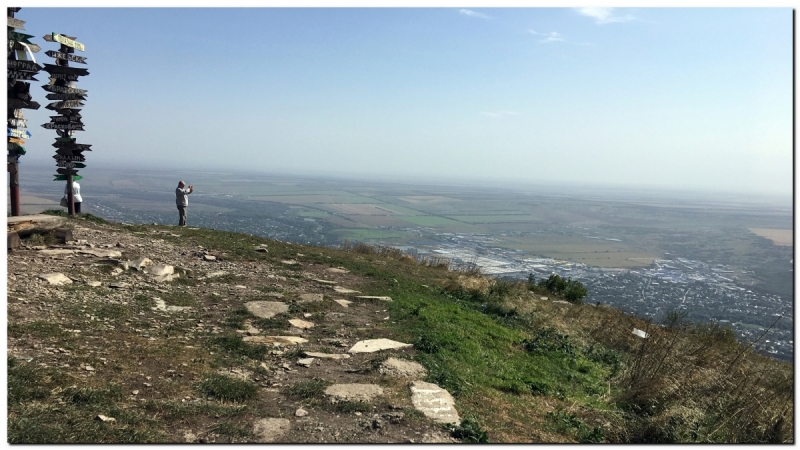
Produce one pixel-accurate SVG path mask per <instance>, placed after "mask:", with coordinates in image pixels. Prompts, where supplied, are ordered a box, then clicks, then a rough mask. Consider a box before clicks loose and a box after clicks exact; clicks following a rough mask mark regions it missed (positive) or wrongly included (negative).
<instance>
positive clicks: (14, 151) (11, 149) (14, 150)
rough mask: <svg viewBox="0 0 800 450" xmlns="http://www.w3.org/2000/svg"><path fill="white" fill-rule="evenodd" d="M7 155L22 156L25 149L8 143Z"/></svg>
mask: <svg viewBox="0 0 800 450" xmlns="http://www.w3.org/2000/svg"><path fill="white" fill-rule="evenodd" d="M8 153H9V154H10V155H24V154H25V147H23V146H21V145H17V144H12V143H11V142H9V143H8Z"/></svg>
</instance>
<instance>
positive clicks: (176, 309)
mask: <svg viewBox="0 0 800 450" xmlns="http://www.w3.org/2000/svg"><path fill="white" fill-rule="evenodd" d="M154 300H155V301H156V306H155V307H153V308H152V309H153V310H160V311H167V312H180V311H186V310H187V309H192V307H191V306H172V305H169V306H168V305H167V303H166V302H165V301H164V300H161V299H160V298H157V299H154Z"/></svg>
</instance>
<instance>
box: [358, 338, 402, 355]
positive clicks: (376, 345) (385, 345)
mask: <svg viewBox="0 0 800 450" xmlns="http://www.w3.org/2000/svg"><path fill="white" fill-rule="evenodd" d="M412 346H413V345H412V344H404V343H402V342H397V341H393V340H391V339H383V338H382V339H367V340H365V341H358V342H356V344H355V345H354V346H353V347H352V348H351V349H350V350H348V351H347V352H348V353H372V352H377V351H379V350H392V349H397V348H406V347H412Z"/></svg>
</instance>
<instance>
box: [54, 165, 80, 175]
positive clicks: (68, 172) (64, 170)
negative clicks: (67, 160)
mask: <svg viewBox="0 0 800 450" xmlns="http://www.w3.org/2000/svg"><path fill="white" fill-rule="evenodd" d="M56 172H58V173H59V174H61V175H73V176H74V175H77V174H78V171H77V170H75V169H67V168H66V167H65V168H59V169H56Z"/></svg>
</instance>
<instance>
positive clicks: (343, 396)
mask: <svg viewBox="0 0 800 450" xmlns="http://www.w3.org/2000/svg"><path fill="white" fill-rule="evenodd" d="M325 395H329V396H330V397H331V402H333V403H336V402H370V401H372V399H374V398H375V397H377V396H379V395H383V388H382V387H380V386H378V385H375V384H359V383H352V384H334V385H332V386H328V387H327V388H326V389H325Z"/></svg>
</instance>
